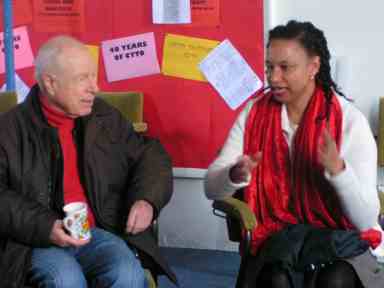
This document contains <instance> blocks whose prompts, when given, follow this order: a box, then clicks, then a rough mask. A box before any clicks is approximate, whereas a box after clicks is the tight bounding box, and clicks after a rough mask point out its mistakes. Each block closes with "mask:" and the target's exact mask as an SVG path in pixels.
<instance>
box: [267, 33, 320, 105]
mask: <svg viewBox="0 0 384 288" xmlns="http://www.w3.org/2000/svg"><path fill="white" fill-rule="evenodd" d="M319 68H320V58H319V56H309V55H308V53H307V51H306V50H305V49H304V48H303V47H302V46H301V44H300V43H299V42H298V41H296V40H286V39H275V40H272V41H270V44H269V47H268V48H267V60H266V70H267V71H266V74H267V79H268V82H269V85H270V86H271V89H272V93H273V95H274V97H275V99H276V100H278V101H280V102H281V103H284V104H287V105H289V104H297V103H300V102H302V101H304V103H306V102H307V101H305V100H306V99H309V98H310V97H311V96H312V94H313V92H314V90H315V87H316V85H315V76H316V74H317V73H318V71H319Z"/></svg>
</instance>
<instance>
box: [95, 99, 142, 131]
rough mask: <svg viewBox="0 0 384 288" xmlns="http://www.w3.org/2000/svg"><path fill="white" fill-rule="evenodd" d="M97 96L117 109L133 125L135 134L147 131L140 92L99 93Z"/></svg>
mask: <svg viewBox="0 0 384 288" xmlns="http://www.w3.org/2000/svg"><path fill="white" fill-rule="evenodd" d="M97 96H98V97H100V98H102V99H104V100H105V101H106V102H107V103H109V104H110V105H112V106H114V107H115V108H117V109H119V110H120V112H121V113H122V114H123V115H124V116H125V117H126V118H127V119H128V120H130V121H131V122H132V123H133V127H134V129H135V130H136V132H145V131H146V130H147V124H146V123H144V122H143V107H144V95H143V93H142V92H99V93H98V94H97Z"/></svg>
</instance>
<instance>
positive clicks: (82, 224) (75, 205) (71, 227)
mask: <svg viewBox="0 0 384 288" xmlns="http://www.w3.org/2000/svg"><path fill="white" fill-rule="evenodd" d="M63 210H64V213H65V218H64V219H63V223H64V227H65V229H66V230H67V231H68V232H69V234H70V235H71V237H73V238H75V239H81V240H87V239H90V238H91V230H90V227H89V221H88V210H87V204H86V203H85V202H72V203H69V204H67V205H65V206H64V207H63Z"/></svg>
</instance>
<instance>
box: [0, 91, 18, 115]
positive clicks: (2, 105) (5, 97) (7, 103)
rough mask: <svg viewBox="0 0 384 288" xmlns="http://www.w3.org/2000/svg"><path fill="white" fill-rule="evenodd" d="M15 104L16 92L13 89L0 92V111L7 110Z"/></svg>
mask: <svg viewBox="0 0 384 288" xmlns="http://www.w3.org/2000/svg"><path fill="white" fill-rule="evenodd" d="M15 105H17V94H16V92H14V91H7V92H0V113H4V112H7V111H8V110H9V109H11V108H12V107H13V106H15Z"/></svg>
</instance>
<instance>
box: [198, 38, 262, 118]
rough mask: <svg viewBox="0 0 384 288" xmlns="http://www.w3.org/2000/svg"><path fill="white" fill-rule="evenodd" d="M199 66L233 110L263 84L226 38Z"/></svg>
mask: <svg viewBox="0 0 384 288" xmlns="http://www.w3.org/2000/svg"><path fill="white" fill-rule="evenodd" d="M199 68H200V70H201V72H202V73H203V74H204V76H205V78H207V80H208V82H209V83H211V85H212V86H213V87H214V88H215V89H216V90H217V92H218V93H219V94H220V96H221V97H223V99H224V100H225V102H226V103H227V104H228V105H229V107H231V109H233V110H235V109H236V108H238V107H239V106H240V105H241V104H242V103H244V101H246V100H247V99H248V97H250V96H251V95H252V94H253V93H255V92H256V91H257V90H259V89H260V88H261V87H262V86H263V83H262V82H261V80H260V78H259V77H258V76H257V75H256V73H255V72H254V71H253V70H252V69H251V67H250V66H249V65H248V63H247V62H246V61H245V60H244V58H243V57H242V56H241V55H240V53H239V52H238V51H237V50H236V48H235V47H233V45H232V43H231V42H230V41H229V40H228V39H226V40H224V41H223V42H222V43H221V44H220V45H219V46H217V47H216V48H215V49H213V50H212V51H211V52H210V53H209V54H208V56H207V57H206V58H204V59H203V61H201V62H200V64H199Z"/></svg>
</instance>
